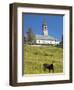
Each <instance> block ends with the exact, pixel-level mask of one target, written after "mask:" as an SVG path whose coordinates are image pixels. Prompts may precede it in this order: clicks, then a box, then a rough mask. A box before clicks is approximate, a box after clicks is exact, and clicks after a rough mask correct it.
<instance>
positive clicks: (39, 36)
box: [35, 34, 56, 40]
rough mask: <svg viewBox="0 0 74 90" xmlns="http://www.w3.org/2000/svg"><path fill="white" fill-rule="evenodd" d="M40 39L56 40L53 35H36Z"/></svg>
mask: <svg viewBox="0 0 74 90" xmlns="http://www.w3.org/2000/svg"><path fill="white" fill-rule="evenodd" d="M35 36H36V39H38V40H56V39H55V38H54V37H53V36H50V35H49V36H44V35H37V34H36V35H35Z"/></svg>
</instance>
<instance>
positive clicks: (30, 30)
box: [27, 28, 35, 44]
mask: <svg viewBox="0 0 74 90" xmlns="http://www.w3.org/2000/svg"><path fill="white" fill-rule="evenodd" d="M27 36H28V42H29V43H30V44H32V42H33V41H34V40H35V35H34V33H33V31H32V28H29V29H28V32H27Z"/></svg>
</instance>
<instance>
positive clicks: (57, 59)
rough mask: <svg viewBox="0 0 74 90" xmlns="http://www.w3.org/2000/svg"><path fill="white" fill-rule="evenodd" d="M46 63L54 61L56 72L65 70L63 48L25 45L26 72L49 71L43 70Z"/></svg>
mask: <svg viewBox="0 0 74 90" xmlns="http://www.w3.org/2000/svg"><path fill="white" fill-rule="evenodd" d="M44 63H47V64H51V63H53V64H54V68H55V69H54V73H61V72H63V49H62V48H58V47H55V46H45V45H43V46H42V45H41V46H33V45H24V73H25V74H44V73H49V72H48V70H47V71H44V70H43V64H44ZM51 73H52V72H51Z"/></svg>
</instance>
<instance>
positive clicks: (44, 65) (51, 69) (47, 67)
mask: <svg viewBox="0 0 74 90" xmlns="http://www.w3.org/2000/svg"><path fill="white" fill-rule="evenodd" d="M43 69H44V71H46V69H48V70H49V73H50V71H52V72H53V73H54V65H53V64H47V63H44V64H43Z"/></svg>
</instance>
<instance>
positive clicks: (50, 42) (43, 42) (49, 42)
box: [36, 40, 59, 45]
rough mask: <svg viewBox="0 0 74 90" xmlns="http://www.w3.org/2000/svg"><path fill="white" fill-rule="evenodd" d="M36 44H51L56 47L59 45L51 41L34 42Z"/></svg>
mask: <svg viewBox="0 0 74 90" xmlns="http://www.w3.org/2000/svg"><path fill="white" fill-rule="evenodd" d="M36 44H53V45H56V44H59V42H58V41H55V40H54V41H51V40H36Z"/></svg>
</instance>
